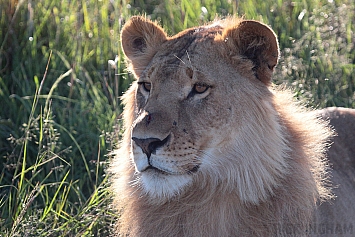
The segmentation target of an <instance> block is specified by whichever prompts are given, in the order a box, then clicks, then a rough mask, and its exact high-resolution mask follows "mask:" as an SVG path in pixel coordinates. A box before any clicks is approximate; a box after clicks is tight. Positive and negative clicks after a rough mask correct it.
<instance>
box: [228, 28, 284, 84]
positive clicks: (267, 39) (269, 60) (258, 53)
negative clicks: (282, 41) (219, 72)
mask: <svg viewBox="0 0 355 237" xmlns="http://www.w3.org/2000/svg"><path fill="white" fill-rule="evenodd" d="M223 38H224V39H225V41H226V43H227V44H228V47H229V48H230V49H231V50H232V51H234V52H235V51H236V50H237V53H238V54H239V55H242V56H244V57H246V58H248V59H250V60H251V61H252V62H253V64H254V68H253V70H254V72H255V75H256V77H257V78H258V79H259V80H260V81H262V82H263V83H265V84H266V85H269V84H270V83H271V77H272V72H273V69H274V67H275V66H276V64H277V61H278V57H279V46H278V42H277V37H276V35H275V33H274V31H273V30H272V29H271V28H270V27H268V26H267V25H265V24H262V23H260V22H258V21H241V22H240V23H239V24H238V25H237V26H234V27H231V28H226V29H225V30H224V32H223Z"/></svg>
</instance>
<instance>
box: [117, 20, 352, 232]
mask: <svg viewBox="0 0 355 237" xmlns="http://www.w3.org/2000/svg"><path fill="white" fill-rule="evenodd" d="M121 43H122V48H123V52H124V54H125V56H126V58H127V61H128V67H129V70H130V71H131V72H132V73H133V74H134V76H135V77H136V80H135V81H134V82H133V83H132V85H131V87H130V89H129V90H128V91H127V92H126V93H125V94H124V96H123V98H122V99H123V103H124V111H123V120H124V129H125V132H124V135H123V138H122V141H121V143H120V147H119V148H118V149H117V150H116V151H115V152H114V153H115V156H114V158H113V160H112V164H111V167H110V172H111V174H112V189H113V192H114V204H115V207H116V208H117V210H118V211H119V213H120V218H119V220H118V224H117V233H118V234H119V235H122V236H126V235H129V236H263V237H264V236H272V237H275V236H308V235H315V236H317V235H319V234H324V233H325V234H333V233H337V235H336V236H341V234H344V236H346V235H349V236H351V234H353V233H355V230H353V225H355V221H354V218H355V214H354V213H355V202H354V197H355V196H354V194H355V191H354V190H355V185H354V177H355V176H354V162H355V156H354V154H355V151H354V141H355V139H354V131H355V112H354V110H350V109H337V108H332V109H325V110H321V111H315V110H311V109H307V108H305V106H304V103H301V102H298V101H295V100H294V99H293V95H292V92H291V91H289V90H288V89H286V88H280V87H277V86H274V85H273V84H272V82H271V81H272V74H273V71H274V68H275V66H276V65H277V62H278V59H279V54H280V53H279V46H278V41H277V37H276V35H275V33H274V32H273V30H272V29H271V28H270V27H269V26H267V25H265V24H263V23H261V22H258V21H253V20H244V19H240V18H232V17H231V18H227V19H224V20H217V21H214V22H212V23H211V24H209V25H204V26H199V27H195V28H190V29H187V30H184V31H182V32H180V33H178V34H176V35H174V36H168V35H167V33H166V32H165V31H164V29H163V28H162V27H160V26H159V25H158V24H157V23H156V22H153V21H151V20H149V19H146V18H145V17H142V16H134V17H132V18H131V19H130V20H129V21H128V22H127V23H126V24H125V26H124V27H123V29H122V32H121ZM329 123H330V124H331V125H332V126H334V128H335V130H337V131H336V132H337V133H338V137H336V136H335V132H334V131H333V130H334V129H333V128H332V126H331V125H329ZM339 128H340V130H338V129H339ZM333 139H335V140H334V145H333V146H332V147H331V148H330V150H329V152H328V155H329V158H330V161H328V159H327V150H328V148H329V146H330V145H331V143H332V141H333ZM331 166H334V168H335V169H338V168H339V170H334V171H333V172H332V175H330V168H331ZM331 177H333V178H334V179H332V178H331ZM343 180H346V181H345V182H343ZM332 182H333V184H332ZM336 184H340V186H339V187H336ZM333 187H334V188H333ZM337 195H338V196H339V197H336V196H337ZM323 230H324V231H323ZM321 231H323V232H324V233H323V232H322V233H321ZM340 232H341V234H339V233H340ZM338 234H339V235H338ZM322 236H323V235H322Z"/></svg>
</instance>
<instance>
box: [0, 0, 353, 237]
mask: <svg viewBox="0 0 355 237" xmlns="http://www.w3.org/2000/svg"><path fill="white" fill-rule="evenodd" d="M134 14H146V15H147V17H150V18H152V19H156V20H158V21H160V23H161V24H162V25H163V26H164V28H166V29H167V31H168V32H169V34H174V33H177V32H178V31H180V30H182V29H184V28H187V27H192V26H195V25H198V24H203V23H205V22H208V21H210V20H213V19H214V18H215V16H216V15H217V14H218V16H220V17H223V16H226V15H228V14H230V15H239V16H245V18H247V19H256V20H261V21H263V22H265V23H267V24H269V25H270V26H271V27H272V28H273V29H274V30H275V32H276V33H277V35H278V37H279V41H280V48H281V54H282V55H281V60H280V63H279V65H278V67H277V71H276V72H275V76H274V78H275V83H276V84H280V83H285V84H287V85H289V86H291V87H293V88H294V90H295V96H298V97H300V98H307V99H308V100H309V101H310V105H312V106H315V107H325V106H345V107H353V108H355V94H354V91H355V78H354V77H355V71H354V70H355V35H354V29H355V26H354V24H355V16H354V14H355V4H354V3H353V1H352V0H345V1H340V0H328V1H324V0H315V1H313V0H312V1H311V0H294V1H291V0H286V1H282V0H277V1H265V0H245V1H231V0H221V1H212V0H162V1H156V0H145V1H143V0H136V1H128V0H127V1H124V0H122V1H114V0H111V1H109V0H63V1H59V0H55V1H51V0H36V1H35V0H0V170H1V174H0V236H107V235H109V233H110V231H111V230H112V224H113V223H114V221H115V219H116V218H118V216H117V214H115V213H114V212H113V211H111V210H112V208H111V207H110V205H111V204H110V193H109V190H108V189H107V185H108V177H106V176H105V172H104V170H105V167H106V166H107V161H108V157H107V156H106V154H108V152H109V151H110V150H112V149H113V148H114V144H116V143H117V141H118V140H119V136H120V134H121V131H120V123H121V122H120V119H119V118H120V117H119V116H120V112H121V107H120V101H119V96H120V95H122V93H123V92H124V91H125V90H126V89H127V88H128V86H129V84H130V82H131V80H132V78H131V76H130V75H128V74H127V73H126V72H125V70H124V64H123V61H124V60H123V56H122V53H121V51H120V48H119V32H120V29H121V27H122V25H123V24H124V22H125V21H126V20H127V19H128V18H129V17H130V16H131V15H134Z"/></svg>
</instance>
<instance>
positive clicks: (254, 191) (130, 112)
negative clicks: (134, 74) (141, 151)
mask: <svg viewBox="0 0 355 237" xmlns="http://www.w3.org/2000/svg"><path fill="white" fill-rule="evenodd" d="M269 90H270V93H268V95H267V96H265V97H264V101H263V103H260V106H259V107H258V111H254V112H255V113H257V114H256V115H255V114H254V116H256V117H255V118H256V120H255V121H250V125H248V126H245V127H244V128H243V129H245V132H243V133H242V134H243V135H245V136H244V137H242V136H241V137H236V139H235V145H234V147H232V149H230V148H229V149H226V150H224V149H220V153H219V154H218V155H219V157H212V155H214V156H215V155H217V154H211V158H215V159H210V160H211V164H209V165H210V166H211V167H213V169H210V170H209V171H210V172H211V173H209V174H200V175H195V180H194V182H193V184H191V186H189V187H188V192H185V193H182V194H181V195H177V196H176V197H175V198H173V199H171V200H168V201H166V202H164V203H155V202H154V201H152V200H151V199H149V198H148V197H147V196H145V195H142V194H143V192H141V187H139V184H138V183H137V182H136V180H135V176H134V174H135V169H134V164H133V163H132V161H131V160H130V159H129V157H130V153H129V150H130V146H131V138H130V129H129V128H130V127H131V125H132V123H133V119H134V116H135V114H134V113H135V111H134V103H135V102H134V100H135V99H134V98H135V95H134V86H133V87H132V88H131V90H130V91H128V92H126V94H125V95H124V97H123V101H124V104H125V111H124V115H123V116H124V121H125V125H124V126H125V134H124V137H123V139H122V142H121V144H120V148H119V149H118V150H117V151H116V154H115V156H116V158H115V159H114V160H113V161H112V165H111V173H112V174H113V184H112V187H113V190H114V192H115V193H116V198H115V205H116V206H118V207H122V210H121V216H120V219H119V223H118V226H117V228H118V231H119V233H120V234H122V235H125V234H129V235H130V236H230V235H235V233H238V234H239V236H265V233H269V234H270V236H284V234H285V231H287V230H288V228H290V227H291V228H292V230H293V233H296V235H297V236H302V235H303V234H305V233H306V228H307V225H308V223H309V221H310V218H312V213H313V210H314V208H315V206H316V203H317V200H320V201H323V200H327V199H330V198H332V195H331V190H330V188H329V181H328V173H327V167H328V164H327V161H326V157H325V152H326V148H327V147H328V142H329V138H330V137H331V136H332V131H331V130H330V129H329V128H328V127H327V123H326V122H324V121H322V120H320V119H318V118H317V117H316V115H315V113H312V112H311V111H308V110H307V109H305V108H304V106H302V105H300V103H299V102H295V101H294V100H293V98H292V94H291V93H290V92H289V91H287V90H284V89H280V88H276V87H275V88H269ZM260 123H262V126H261V125H260ZM258 144H259V145H258ZM260 144H261V145H260ZM275 144H277V145H275ZM235 156H241V157H240V159H239V160H242V161H243V163H242V164H241V165H240V166H239V167H241V168H240V170H236V171H235V172H234V173H227V174H226V173H224V172H225V170H224V167H227V166H228V165H233V159H231V158H233V157H235ZM248 157H254V158H255V157H256V158H258V159H254V160H256V161H257V162H259V163H249V162H250V161H249V160H250V159H247V158H248ZM216 158H218V159H216ZM243 158H244V159H243ZM212 160H215V161H214V162H213V163H212ZM216 160H218V161H216ZM234 162H235V160H234ZM275 167H276V169H275ZM271 169H274V170H271ZM270 171H271V172H270ZM263 173H265V174H266V173H271V174H273V175H271V176H268V175H260V174H263ZM216 177H217V178H216ZM259 177H263V178H264V179H260V178H259ZM266 179H268V180H266ZM248 180H253V182H254V183H255V184H256V185H255V184H250V183H249V182H250V181H248ZM265 184H270V185H271V184H272V185H271V186H270V187H265V186H264V185H265ZM254 185H255V186H254ZM263 190H266V191H263Z"/></svg>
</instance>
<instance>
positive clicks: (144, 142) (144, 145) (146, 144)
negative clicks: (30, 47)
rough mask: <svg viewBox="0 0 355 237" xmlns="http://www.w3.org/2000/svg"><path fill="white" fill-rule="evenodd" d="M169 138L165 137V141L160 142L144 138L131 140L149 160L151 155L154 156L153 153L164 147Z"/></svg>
mask: <svg viewBox="0 0 355 237" xmlns="http://www.w3.org/2000/svg"><path fill="white" fill-rule="evenodd" d="M168 139H169V136H167V137H166V138H165V139H163V140H160V139H158V138H145V139H140V138H136V137H132V140H133V141H134V142H135V143H136V144H137V145H138V146H139V147H140V148H141V149H142V151H143V152H144V154H146V155H147V157H148V158H150V156H151V154H152V153H153V154H155V151H156V150H157V149H158V148H159V147H162V146H164V144H165V143H166V142H167V141H168Z"/></svg>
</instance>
